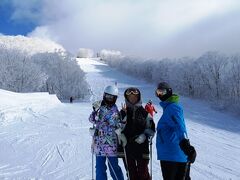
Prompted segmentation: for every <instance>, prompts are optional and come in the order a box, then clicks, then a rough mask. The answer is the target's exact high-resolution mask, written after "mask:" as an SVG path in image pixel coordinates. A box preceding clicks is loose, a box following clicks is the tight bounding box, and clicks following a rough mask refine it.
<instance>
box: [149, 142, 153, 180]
mask: <svg viewBox="0 0 240 180" xmlns="http://www.w3.org/2000/svg"><path fill="white" fill-rule="evenodd" d="M149 144H150V176H151V180H152V137H150V138H149Z"/></svg>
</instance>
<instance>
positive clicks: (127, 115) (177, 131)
mask: <svg viewBox="0 0 240 180" xmlns="http://www.w3.org/2000/svg"><path fill="white" fill-rule="evenodd" d="M155 93H156V96H157V97H158V98H159V99H160V100H161V102H160V105H161V106H162V108H163V114H162V116H161V118H160V120H159V122H158V125H157V138H156V147H157V158H158V160H160V166H161V170H162V175H163V178H164V180H177V179H179V180H189V179H190V176H189V171H190V162H194V160H195V157H196V151H195V149H191V147H192V146H190V144H189V141H187V131H186V126H185V122H184V117H183V110H182V108H181V106H180V105H179V104H178V100H179V97H178V96H177V95H175V94H173V92H172V88H171V87H170V86H169V85H168V84H167V83H165V82H162V83H159V84H158V86H157V89H156V91H155ZM117 97H118V88H117V87H116V86H108V87H106V88H105V90H104V95H103V100H102V101H100V102H98V103H94V104H93V109H94V110H93V112H92V113H91V115H90V117H89V120H90V122H92V123H93V124H94V125H95V128H91V133H92V135H93V145H92V148H93V151H94V153H95V154H96V179H97V180H106V179H107V174H106V170H107V167H106V160H107V162H108V167H109V170H110V174H111V176H112V178H113V179H114V180H115V179H118V180H123V173H122V170H121V168H120V166H119V165H118V157H122V158H123V161H124V165H125V168H126V171H127V176H128V179H129V180H150V179H151V178H152V177H151V175H152V173H149V169H148V165H149V159H150V157H149V156H150V155H151V152H150V150H151V149H150V150H149V143H150V144H151V139H152V137H153V136H154V134H155V124H154V121H153V112H155V113H157V111H156V110H155V108H154V107H153V108H152V110H151V111H150V112H149V111H147V110H146V109H148V108H146V107H145V108H144V107H143V106H142V101H141V92H140V90H139V89H138V88H135V87H131V88H127V89H126V90H125V92H124V97H125V103H126V104H125V105H123V106H122V109H121V111H120V112H119V111H118V108H117V106H116V100H117ZM148 104H149V106H150V105H152V102H149V103H148ZM153 109H154V110H153ZM148 110H149V109H148ZM151 112H152V113H151ZM190 149H191V150H192V151H191V150H190Z"/></svg>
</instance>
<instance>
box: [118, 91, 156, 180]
mask: <svg viewBox="0 0 240 180" xmlns="http://www.w3.org/2000/svg"><path fill="white" fill-rule="evenodd" d="M124 97H125V102H126V105H125V107H123V109H122V110H121V111H120V113H121V116H122V119H123V121H125V122H126V125H125V127H124V129H123V130H122V133H121V134H120V137H119V139H123V140H124V139H126V142H125V143H123V144H125V147H124V148H125V156H124V157H125V158H126V159H125V158H124V160H125V167H126V169H127V171H128V173H129V176H130V179H131V180H150V179H151V177H150V175H149V170H148V164H149V139H148V138H149V137H152V136H153V135H154V133H155V124H154V122H153V119H152V116H151V115H150V114H149V113H148V112H147V111H146V110H145V109H144V107H143V106H142V102H141V94H140V91H139V89H137V88H128V89H126V91H125V92H124ZM122 137H125V138H122Z"/></svg>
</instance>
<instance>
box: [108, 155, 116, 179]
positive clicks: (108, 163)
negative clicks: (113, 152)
mask: <svg viewBox="0 0 240 180" xmlns="http://www.w3.org/2000/svg"><path fill="white" fill-rule="evenodd" d="M106 158H107V161H108V164H109V166H110V168H111V169H112V171H113V174H114V176H115V178H116V180H118V177H117V174H116V172H115V171H114V169H113V167H112V164H111V162H110V160H109V158H108V156H107V155H106Z"/></svg>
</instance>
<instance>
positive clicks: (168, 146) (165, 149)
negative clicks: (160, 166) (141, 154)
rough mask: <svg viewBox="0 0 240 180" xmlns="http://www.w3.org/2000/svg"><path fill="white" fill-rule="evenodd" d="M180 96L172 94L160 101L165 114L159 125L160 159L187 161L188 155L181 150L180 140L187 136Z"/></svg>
mask: <svg viewBox="0 0 240 180" xmlns="http://www.w3.org/2000/svg"><path fill="white" fill-rule="evenodd" d="M178 100H179V96H177V95H175V94H174V95H172V96H171V97H169V98H168V99H167V100H166V101H163V102H160V106H161V107H162V108H163V114H162V116H161V118H160V120H159V122H158V125H157V140H156V147H157V157H158V160H164V161H173V162H187V156H186V155H185V154H184V152H183V151H182V150H181V148H180V146H179V142H180V141H181V140H182V139H183V138H184V137H185V135H186V136H187V131H186V126H185V121H184V117H183V109H182V107H181V106H180V105H179V104H178Z"/></svg>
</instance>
